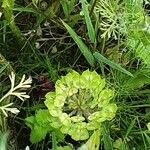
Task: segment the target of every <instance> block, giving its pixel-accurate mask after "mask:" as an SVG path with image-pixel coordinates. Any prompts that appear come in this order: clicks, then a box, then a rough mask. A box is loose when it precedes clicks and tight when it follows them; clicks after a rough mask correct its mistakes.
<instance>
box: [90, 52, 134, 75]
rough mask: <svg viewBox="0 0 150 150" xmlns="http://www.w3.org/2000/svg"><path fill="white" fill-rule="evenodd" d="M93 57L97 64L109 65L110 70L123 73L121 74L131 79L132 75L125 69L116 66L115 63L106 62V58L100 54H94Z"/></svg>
mask: <svg viewBox="0 0 150 150" xmlns="http://www.w3.org/2000/svg"><path fill="white" fill-rule="evenodd" d="M93 55H94V57H95V58H96V59H97V61H98V62H99V64H101V62H102V63H105V64H107V65H109V66H110V67H111V68H113V69H116V70H119V71H120V72H123V73H125V74H127V75H129V76H132V77H133V75H132V74H131V73H130V72H129V71H127V70H126V69H124V68H122V67H121V66H120V65H119V64H116V63H114V62H112V61H110V60H108V59H107V58H105V57H104V56H103V55H101V54H100V53H98V52H95V53H94V54H93Z"/></svg>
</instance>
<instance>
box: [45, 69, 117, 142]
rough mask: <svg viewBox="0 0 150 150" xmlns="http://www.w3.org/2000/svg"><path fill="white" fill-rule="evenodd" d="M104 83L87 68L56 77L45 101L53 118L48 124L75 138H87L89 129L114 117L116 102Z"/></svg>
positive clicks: (93, 128)
mask: <svg viewBox="0 0 150 150" xmlns="http://www.w3.org/2000/svg"><path fill="white" fill-rule="evenodd" d="M105 86H106V82H105V79H102V78H101V77H100V75H98V74H97V73H96V72H95V71H92V72H91V71H89V70H86V71H84V72H83V73H82V74H81V75H80V74H79V73H77V72H76V71H72V72H71V73H68V74H67V75H66V76H63V77H62V78H61V79H60V80H57V82H56V84H55V92H49V93H48V94H47V95H46V101H45V104H46V106H47V107H48V109H49V112H50V115H51V117H52V118H53V119H54V120H55V123H54V122H52V123H51V126H53V127H54V128H60V130H61V132H62V133H64V134H68V135H70V136H71V137H72V139H74V140H76V141H79V140H86V139H88V138H89V134H90V132H92V131H94V130H97V129H100V127H101V123H102V122H104V121H106V120H111V119H113V118H114V116H115V113H116V111H117V105H116V104H115V103H110V100H111V99H112V98H113V96H114V91H113V90H111V89H108V88H105Z"/></svg>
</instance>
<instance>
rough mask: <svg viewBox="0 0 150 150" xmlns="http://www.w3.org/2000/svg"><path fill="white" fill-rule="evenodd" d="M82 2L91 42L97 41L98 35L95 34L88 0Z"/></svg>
mask: <svg viewBox="0 0 150 150" xmlns="http://www.w3.org/2000/svg"><path fill="white" fill-rule="evenodd" d="M81 4H82V11H83V14H84V18H85V22H86V26H87V29H88V36H89V38H90V40H91V42H92V43H95V42H96V35H95V31H94V27H93V25H92V21H91V18H90V16H89V10H88V3H87V1H86V0H81Z"/></svg>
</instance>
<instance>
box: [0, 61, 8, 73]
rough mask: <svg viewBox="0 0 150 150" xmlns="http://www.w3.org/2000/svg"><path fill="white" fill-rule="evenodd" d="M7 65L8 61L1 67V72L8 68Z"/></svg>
mask: <svg viewBox="0 0 150 150" xmlns="http://www.w3.org/2000/svg"><path fill="white" fill-rule="evenodd" d="M7 66H8V63H6V64H5V65H4V66H2V67H1V68H0V74H1V73H2V72H3V71H4V70H5V69H6V68H7Z"/></svg>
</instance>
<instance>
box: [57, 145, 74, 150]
mask: <svg viewBox="0 0 150 150" xmlns="http://www.w3.org/2000/svg"><path fill="white" fill-rule="evenodd" d="M57 150H73V149H72V148H71V147H70V146H64V147H57Z"/></svg>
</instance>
